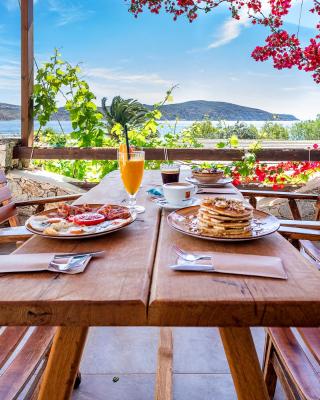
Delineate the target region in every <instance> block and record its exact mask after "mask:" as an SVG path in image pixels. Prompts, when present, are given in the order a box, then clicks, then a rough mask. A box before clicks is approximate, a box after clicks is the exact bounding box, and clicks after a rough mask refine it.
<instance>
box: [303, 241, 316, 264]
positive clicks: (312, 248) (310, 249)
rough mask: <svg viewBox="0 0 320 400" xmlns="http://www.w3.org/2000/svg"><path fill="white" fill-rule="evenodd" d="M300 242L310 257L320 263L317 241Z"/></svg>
mask: <svg viewBox="0 0 320 400" xmlns="http://www.w3.org/2000/svg"><path fill="white" fill-rule="evenodd" d="M300 244H301V246H302V248H303V249H304V251H305V252H306V253H307V254H308V255H309V256H310V257H312V258H313V259H314V260H316V261H318V262H319V263H320V249H319V248H318V247H317V246H316V244H315V243H313V242H311V241H310V240H301V242H300Z"/></svg>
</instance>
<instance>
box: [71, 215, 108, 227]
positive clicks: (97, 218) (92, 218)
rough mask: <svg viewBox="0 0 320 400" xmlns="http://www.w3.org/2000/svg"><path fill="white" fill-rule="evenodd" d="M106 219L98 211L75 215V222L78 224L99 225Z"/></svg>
mask: <svg viewBox="0 0 320 400" xmlns="http://www.w3.org/2000/svg"><path fill="white" fill-rule="evenodd" d="M104 220H105V217H104V216H103V215H101V214H98V213H93V212H88V213H83V214H79V215H75V216H74V218H73V222H74V223H75V224H77V225H86V226H89V225H97V224H101V222H103V221H104Z"/></svg>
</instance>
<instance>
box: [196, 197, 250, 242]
mask: <svg viewBox="0 0 320 400" xmlns="http://www.w3.org/2000/svg"><path fill="white" fill-rule="evenodd" d="M251 221H252V207H251V206H250V205H249V204H247V203H244V202H243V201H240V200H228V199H226V198H223V197H212V198H206V199H203V200H202V201H201V204H200V208H199V212H198V230H199V232H200V233H201V234H203V235H206V236H218V237H230V238H232V237H243V236H244V237H247V236H251V232H252V226H251Z"/></svg>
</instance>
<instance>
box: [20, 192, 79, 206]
mask: <svg viewBox="0 0 320 400" xmlns="http://www.w3.org/2000/svg"><path fill="white" fill-rule="evenodd" d="M80 196H81V194H78V193H76V194H66V195H63V196H55V197H43V198H41V199H31V200H21V201H15V205H16V207H29V206H36V205H39V204H41V205H42V204H43V205H45V204H49V203H59V202H63V201H74V200H77V199H78V198H79V197H80Z"/></svg>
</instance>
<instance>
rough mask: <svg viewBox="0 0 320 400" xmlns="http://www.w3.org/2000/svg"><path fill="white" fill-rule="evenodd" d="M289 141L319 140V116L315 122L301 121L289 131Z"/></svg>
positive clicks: (319, 115)
mask: <svg viewBox="0 0 320 400" xmlns="http://www.w3.org/2000/svg"><path fill="white" fill-rule="evenodd" d="M290 139H291V140H319V139H320V114H318V115H317V118H316V119H315V120H309V121H301V122H297V123H296V124H294V125H293V126H292V127H291V129H290Z"/></svg>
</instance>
